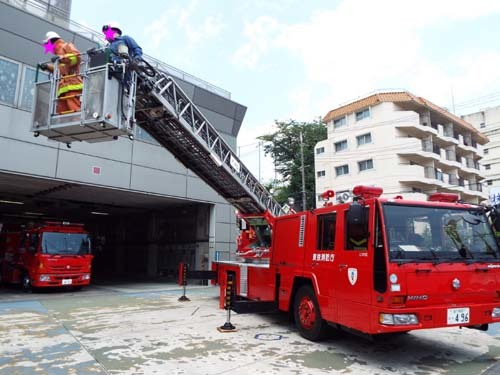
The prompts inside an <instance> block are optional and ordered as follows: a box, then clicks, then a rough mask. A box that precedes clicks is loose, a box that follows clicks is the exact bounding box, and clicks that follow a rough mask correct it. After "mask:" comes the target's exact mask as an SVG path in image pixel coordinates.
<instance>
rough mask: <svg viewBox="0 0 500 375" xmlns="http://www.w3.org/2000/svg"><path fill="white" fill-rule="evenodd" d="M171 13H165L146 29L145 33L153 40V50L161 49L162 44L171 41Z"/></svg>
mask: <svg viewBox="0 0 500 375" xmlns="http://www.w3.org/2000/svg"><path fill="white" fill-rule="evenodd" d="M170 16H171V15H170V14H169V12H166V13H163V14H162V15H161V16H160V18H158V19H156V20H154V21H152V22H151V24H150V25H149V26H147V27H146V29H145V30H144V33H145V34H146V35H147V36H148V39H149V40H151V43H152V48H155V49H156V48H159V47H160V45H161V43H162V42H164V41H165V40H168V39H170V36H171V32H170V31H169V20H170Z"/></svg>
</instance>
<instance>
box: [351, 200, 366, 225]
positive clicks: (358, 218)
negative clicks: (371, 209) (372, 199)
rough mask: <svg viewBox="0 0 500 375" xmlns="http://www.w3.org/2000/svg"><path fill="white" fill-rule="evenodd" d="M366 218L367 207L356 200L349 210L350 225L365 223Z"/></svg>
mask: <svg viewBox="0 0 500 375" xmlns="http://www.w3.org/2000/svg"><path fill="white" fill-rule="evenodd" d="M365 220H366V211H365V207H364V206H362V205H360V204H359V203H358V202H356V201H354V202H353V203H352V204H351V206H350V207H349V211H348V212H347V223H348V224H349V225H363V224H365Z"/></svg>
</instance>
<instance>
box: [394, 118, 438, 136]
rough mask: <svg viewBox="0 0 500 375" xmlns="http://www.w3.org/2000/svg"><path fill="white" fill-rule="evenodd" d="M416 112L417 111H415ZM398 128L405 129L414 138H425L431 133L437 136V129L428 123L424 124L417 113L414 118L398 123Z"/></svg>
mask: <svg viewBox="0 0 500 375" xmlns="http://www.w3.org/2000/svg"><path fill="white" fill-rule="evenodd" d="M413 114H415V113H413ZM396 129H399V130H401V131H403V132H404V133H405V134H408V135H409V136H411V137H414V138H419V139H422V138H425V137H428V136H430V135H433V136H437V135H438V131H437V129H434V128H432V127H431V126H428V125H426V124H422V123H421V121H420V118H419V116H418V115H416V114H415V116H414V118H412V119H410V120H407V121H404V122H403V121H401V122H398V123H397V124H396Z"/></svg>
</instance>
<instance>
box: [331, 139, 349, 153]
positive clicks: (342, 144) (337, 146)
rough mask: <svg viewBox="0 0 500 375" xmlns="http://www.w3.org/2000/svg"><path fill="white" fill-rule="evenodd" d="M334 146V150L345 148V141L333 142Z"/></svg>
mask: <svg viewBox="0 0 500 375" xmlns="http://www.w3.org/2000/svg"><path fill="white" fill-rule="evenodd" d="M333 145H334V146H335V152H339V151H343V150H347V141H340V142H336V143H334V144H333Z"/></svg>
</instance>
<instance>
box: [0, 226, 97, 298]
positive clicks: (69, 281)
mask: <svg viewBox="0 0 500 375" xmlns="http://www.w3.org/2000/svg"><path fill="white" fill-rule="evenodd" d="M0 254H1V255H3V257H2V260H1V261H0V276H1V280H2V281H3V282H5V283H11V284H21V286H22V288H23V290H25V291H30V290H31V289H32V288H47V287H61V286H68V287H69V286H71V287H73V288H74V289H79V288H81V287H82V286H85V285H88V284H89V283H90V276H91V263H92V254H91V248H90V236H89V234H88V232H86V231H85V230H84V228H83V225H82V224H71V223H66V222H61V223H59V222H47V223H44V224H40V225H35V226H33V227H31V228H28V229H24V230H20V229H19V230H10V231H4V232H2V233H1V234H0Z"/></svg>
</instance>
